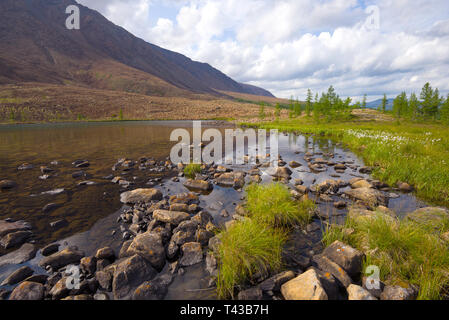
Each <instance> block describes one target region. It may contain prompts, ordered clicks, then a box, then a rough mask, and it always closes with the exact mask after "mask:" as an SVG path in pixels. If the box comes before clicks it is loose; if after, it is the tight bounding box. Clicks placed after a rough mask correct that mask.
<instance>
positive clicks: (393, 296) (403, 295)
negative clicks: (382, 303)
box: [380, 286, 417, 300]
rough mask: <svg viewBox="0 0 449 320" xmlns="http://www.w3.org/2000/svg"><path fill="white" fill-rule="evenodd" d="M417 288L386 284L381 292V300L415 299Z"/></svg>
mask: <svg viewBox="0 0 449 320" xmlns="http://www.w3.org/2000/svg"><path fill="white" fill-rule="evenodd" d="M416 296H417V290H415V289H414V288H411V287H410V288H403V287H400V286H386V287H385V289H384V291H383V292H382V294H381V295H380V299H381V300H415V299H416Z"/></svg>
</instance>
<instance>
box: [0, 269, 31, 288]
mask: <svg viewBox="0 0 449 320" xmlns="http://www.w3.org/2000/svg"><path fill="white" fill-rule="evenodd" d="M33 273H34V271H33V270H32V269H31V268H30V267H28V266H24V267H22V268H19V269H17V270H16V271H14V272H13V273H11V274H10V275H9V276H8V277H7V278H6V279H5V280H3V282H2V284H1V285H2V286H7V285H14V284H16V283H19V282H20V281H22V280H25V279H26V278H28V277H29V276H31V275H32V274H33Z"/></svg>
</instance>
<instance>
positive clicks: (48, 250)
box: [41, 243, 59, 257]
mask: <svg viewBox="0 0 449 320" xmlns="http://www.w3.org/2000/svg"><path fill="white" fill-rule="evenodd" d="M58 250H59V243H51V244H49V245H47V246H45V247H44V248H42V250H41V254H42V255H43V256H45V257H46V256H49V255H52V254H53V253H55V252H58Z"/></svg>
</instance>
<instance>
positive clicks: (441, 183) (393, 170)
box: [243, 117, 449, 206]
mask: <svg viewBox="0 0 449 320" xmlns="http://www.w3.org/2000/svg"><path fill="white" fill-rule="evenodd" d="M243 125H244V126H248V127H257V128H266V129H279V130H280V131H286V132H298V133H303V134H316V135H319V136H321V137H326V138H329V139H332V140H334V141H335V142H339V143H342V144H343V145H344V146H347V147H348V148H350V149H351V150H352V151H353V152H355V153H356V154H357V155H358V156H360V157H361V158H362V159H363V160H364V162H365V163H366V165H368V166H372V167H373V176H374V177H376V178H378V179H380V180H382V181H383V182H386V183H388V184H390V185H400V184H401V183H402V182H405V183H407V184H409V185H411V186H412V187H413V189H414V191H415V192H416V194H417V196H418V197H421V198H422V199H424V200H426V201H431V202H433V203H434V204H437V205H444V206H447V205H448V204H449V191H448V189H447V186H448V185H449V169H448V168H447V164H448V159H449V128H448V127H447V126H443V125H439V124H418V123H408V122H402V123H400V124H398V123H396V122H393V121H372V122H366V121H363V122H362V121H357V120H355V121H342V122H331V123H315V122H314V121H313V120H312V119H311V118H306V117H303V118H300V119H297V120H281V121H278V122H276V121H275V122H270V123H266V122H259V123H243Z"/></svg>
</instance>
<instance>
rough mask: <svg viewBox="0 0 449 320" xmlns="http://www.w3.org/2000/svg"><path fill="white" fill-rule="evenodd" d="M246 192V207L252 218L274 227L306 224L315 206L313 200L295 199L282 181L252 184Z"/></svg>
mask: <svg viewBox="0 0 449 320" xmlns="http://www.w3.org/2000/svg"><path fill="white" fill-rule="evenodd" d="M246 192H247V204H246V209H247V210H248V212H249V214H250V216H251V218H252V219H255V220H257V221H259V222H261V223H264V224H268V225H270V226H273V227H277V226H289V225H292V224H305V223H307V222H309V221H310V219H311V215H310V212H311V211H312V209H314V206H315V205H314V203H313V202H312V201H303V202H299V203H298V202H297V201H294V200H293V199H292V198H291V195H290V192H289V190H288V188H287V187H286V186H285V185H283V184H281V183H271V184H267V185H259V184H251V185H249V186H248V187H247V188H246Z"/></svg>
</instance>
